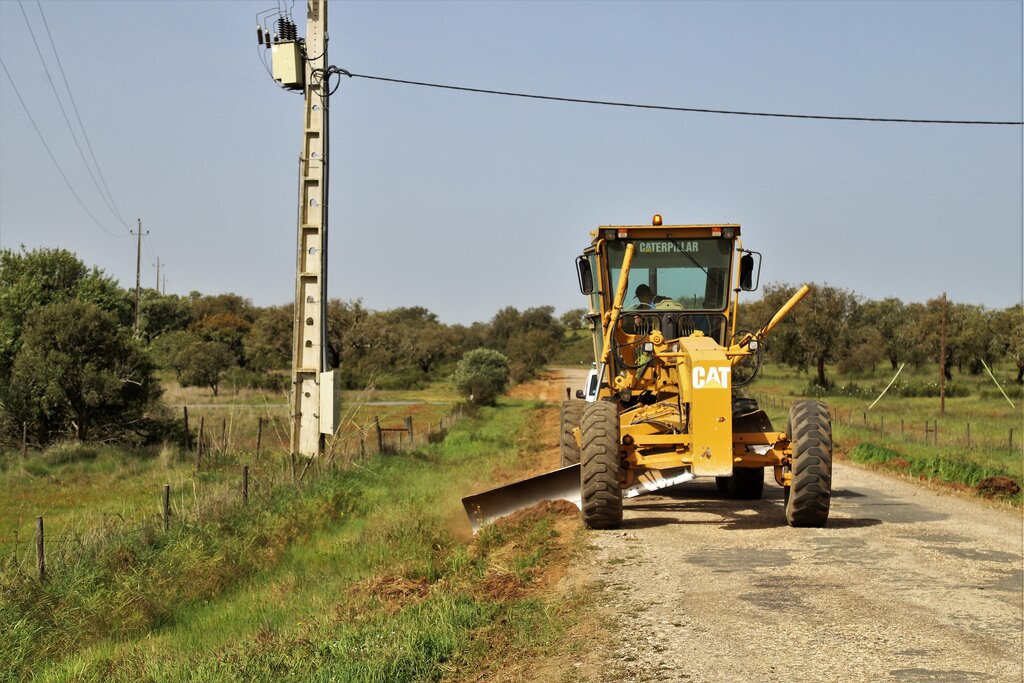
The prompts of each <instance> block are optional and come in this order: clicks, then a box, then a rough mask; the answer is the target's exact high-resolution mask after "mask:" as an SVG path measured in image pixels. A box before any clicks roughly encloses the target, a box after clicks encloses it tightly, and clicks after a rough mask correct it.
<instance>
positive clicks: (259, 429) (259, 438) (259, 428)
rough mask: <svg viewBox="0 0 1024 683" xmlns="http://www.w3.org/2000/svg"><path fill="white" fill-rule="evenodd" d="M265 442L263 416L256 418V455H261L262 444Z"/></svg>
mask: <svg viewBox="0 0 1024 683" xmlns="http://www.w3.org/2000/svg"><path fill="white" fill-rule="evenodd" d="M262 443H263V417H259V418H257V419H256V457H257V458H258V457H260V445H261V444H262Z"/></svg>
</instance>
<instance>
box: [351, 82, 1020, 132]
mask: <svg viewBox="0 0 1024 683" xmlns="http://www.w3.org/2000/svg"><path fill="white" fill-rule="evenodd" d="M340 71H341V72H342V73H344V75H346V76H351V77H352V78H365V79H368V80H372V81H385V82H388V83H400V84H402V85H416V86H420V87H424V88H440V89H442V90H457V91H460V92H472V93H482V94H486V95H504V96H506V97H522V98H526V99H531V100H548V101H552V102H571V103H574V104H594V105H601V106H605V107H628V108H632V109H655V110H659V111H677V112H690V113H696V114H726V115H730V116H762V117H771V118H780V119H817V120H823V121H862V122H871V123H936V124H956V125H972V126H1020V125H1024V121H975V120H955V119H904V118H891V117H880V116H828V115H824V114H782V113H775V112H763V111H737V110H732V109H707V108H700V107H673V106H668V105H661V104H637V103H634V102H615V101H608V100H590V99H583V98H579V97H556V96H553V95H534V94H529V93H521V92H509V91H505V90H492V89H489V88H469V87H465V86H459V85H444V84H441V83H427V82H424V81H410V80H407V79H404V78H388V77H385V76H371V75H369V74H357V73H349V72H346V71H344V70H340Z"/></svg>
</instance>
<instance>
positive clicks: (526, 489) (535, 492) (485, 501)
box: [462, 465, 581, 534]
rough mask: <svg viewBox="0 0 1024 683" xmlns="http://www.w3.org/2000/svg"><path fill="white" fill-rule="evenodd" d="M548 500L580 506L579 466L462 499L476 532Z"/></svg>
mask: <svg viewBox="0 0 1024 683" xmlns="http://www.w3.org/2000/svg"><path fill="white" fill-rule="evenodd" d="M545 500H567V501H569V502H570V503H572V504H573V505H575V506H576V507H580V506H581V502H580V466H579V465H569V466H568V467H563V468H561V469H557V470H554V471H552V472H546V473H545V474H540V475H538V476H536V477H530V478H529V479H523V480H522V481H517V482H515V483H513V484H508V485H506V486H499V487H498V488H496V489H491V490H490V491H484V492H482V493H476V494H474V495H472V496H466V497H465V498H463V499H462V506H463V507H464V508H466V516H467V517H469V523H470V525H471V526H472V527H473V533H474V534H475V533H476V532H477V531H478V530H479V529H480V527H481V526H483V525H485V524H490V523H491V522H493V521H494V520H496V519H500V518H502V517H505V516H507V515H510V514H512V513H513V512H515V511H516V510H522V509H523V508H528V507H530V506H531V505H536V504H537V503H540V502H542V501H545Z"/></svg>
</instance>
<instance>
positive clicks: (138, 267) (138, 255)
mask: <svg viewBox="0 0 1024 683" xmlns="http://www.w3.org/2000/svg"><path fill="white" fill-rule="evenodd" d="M128 232H129V233H131V234H133V235H135V236H137V237H138V240H137V243H136V249H135V333H136V334H138V332H139V290H140V289H141V288H142V287H141V285H142V280H141V277H142V219H141V218H140V219H139V229H138V230H136V231H135V232H132V231H131V230H129V231H128ZM146 234H147V235H148V234H149V230H147V231H146Z"/></svg>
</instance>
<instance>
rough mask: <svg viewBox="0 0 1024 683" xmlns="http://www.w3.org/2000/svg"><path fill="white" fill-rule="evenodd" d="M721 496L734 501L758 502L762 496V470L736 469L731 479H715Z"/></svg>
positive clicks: (755, 468)
mask: <svg viewBox="0 0 1024 683" xmlns="http://www.w3.org/2000/svg"><path fill="white" fill-rule="evenodd" d="M715 484H717V485H718V491H719V493H721V494H722V495H723V496H728V497H729V498H733V499H735V500H759V499H760V498H761V496H762V495H763V494H764V468H762V467H737V468H735V469H734V470H733V471H732V476H731V477H715Z"/></svg>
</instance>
